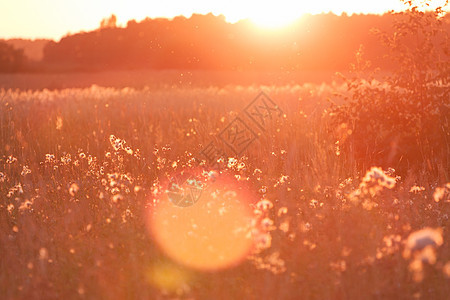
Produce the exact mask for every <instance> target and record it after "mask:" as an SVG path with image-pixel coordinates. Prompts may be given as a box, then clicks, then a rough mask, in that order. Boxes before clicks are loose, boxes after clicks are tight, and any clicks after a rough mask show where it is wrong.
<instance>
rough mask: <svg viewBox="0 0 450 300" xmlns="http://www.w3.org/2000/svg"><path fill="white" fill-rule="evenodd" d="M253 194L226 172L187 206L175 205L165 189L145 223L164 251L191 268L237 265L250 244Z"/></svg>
mask: <svg viewBox="0 0 450 300" xmlns="http://www.w3.org/2000/svg"><path fill="white" fill-rule="evenodd" d="M250 199H251V194H250V193H249V192H248V188H247V187H246V186H243V185H239V184H238V183H237V182H235V181H233V180H232V179H231V177H230V178H225V176H220V177H219V178H218V179H216V180H215V181H214V182H210V183H209V184H208V185H206V186H205V189H204V190H203V192H202V194H201V196H200V198H199V199H198V201H197V202H196V203H195V204H194V205H191V206H187V207H182V206H178V205H175V204H174V203H173V202H172V201H171V200H170V199H169V195H168V193H163V194H162V195H161V197H160V199H159V201H158V202H157V204H156V205H155V207H154V208H153V209H152V211H151V212H150V213H149V222H148V227H149V231H150V233H151V235H152V236H153V238H154V240H155V242H156V243H157V244H158V245H159V247H160V248H161V249H162V250H163V251H164V253H165V254H166V255H167V256H168V257H170V258H171V259H173V260H174V261H176V262H177V263H180V264H182V265H185V266H188V267H190V268H194V269H198V270H204V271H214V270H218V269H224V268H227V267H230V266H233V265H236V264H238V263H239V262H240V261H242V260H243V259H244V258H245V257H246V255H247V254H248V253H249V252H250V250H251V248H252V245H253V243H252V239H251V238H250V235H249V234H248V231H249V226H250V224H251V218H252V216H251V210H250V206H249V203H250Z"/></svg>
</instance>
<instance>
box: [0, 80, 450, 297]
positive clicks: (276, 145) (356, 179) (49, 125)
mask: <svg viewBox="0 0 450 300" xmlns="http://www.w3.org/2000/svg"><path fill="white" fill-rule="evenodd" d="M260 89H262V90H264V91H265V92H266V93H267V94H268V95H269V96H270V97H271V98H272V99H273V100H274V101H275V102H276V103H277V104H279V105H280V107H282V109H283V110H284V111H285V112H286V117H285V118H283V119H280V120H278V122H277V123H275V124H273V127H272V128H271V129H270V130H268V131H267V132H266V133H265V134H263V135H262V136H261V137H260V138H259V139H258V140H257V141H256V142H255V143H254V144H252V145H250V146H249V148H248V149H247V151H246V152H245V153H244V156H243V157H237V160H238V162H243V163H244V167H236V166H237V165H239V164H236V165H230V166H224V168H223V172H227V173H231V174H234V175H240V176H241V178H245V179H246V181H247V182H248V183H250V186H251V188H250V192H251V193H254V194H255V195H257V198H258V200H257V202H255V203H252V204H253V207H254V222H253V225H252V226H253V228H252V229H253V230H256V232H258V234H260V235H259V236H258V237H259V239H257V243H260V244H261V245H260V247H259V251H255V253H252V255H250V256H249V257H248V258H247V260H246V261H244V262H243V263H242V264H240V265H239V266H236V267H235V268H232V269H229V270H223V271H218V272H210V273H204V272H200V271H195V270H190V269H187V268H184V267H182V266H180V265H177V264H175V263H173V262H171V261H170V259H169V258H167V257H166V256H165V255H164V253H162V252H161V251H160V250H159V249H158V248H157V246H156V245H155V244H154V243H153V241H152V239H151V237H150V236H149V235H148V234H147V231H146V229H145V218H146V215H145V213H144V210H145V207H151V205H153V198H154V196H155V195H157V194H158V182H159V181H158V179H160V178H163V177H164V176H166V174H168V173H170V172H172V171H173V170H174V167H173V162H174V161H177V164H178V166H181V165H184V166H185V167H187V168H189V167H195V166H198V163H197V162H195V161H192V160H191V157H192V155H195V154H197V153H198V152H199V151H200V150H201V146H202V145H205V144H207V143H208V142H209V141H210V140H211V139H213V137H214V136H215V135H216V134H217V133H218V132H219V131H220V130H221V129H223V128H224V127H225V126H226V124H227V123H228V122H230V121H231V120H232V119H233V117H234V116H236V115H237V114H238V113H239V112H240V111H241V110H242V109H243V108H244V107H245V105H246V104H247V103H249V102H250V101H251V100H253V98H254V97H255V96H256V95H257V94H258V93H259V91H260ZM345 91H346V89H345V86H340V85H337V84H333V85H302V86H298V85H290V86H282V85H280V86H263V87H256V86H235V85H230V86H225V87H222V88H219V87H209V88H208V87H197V88H192V87H191V88H189V87H177V88H166V89H162V88H159V89H157V88H155V89H149V88H147V89H145V88H144V89H140V90H135V89H131V88H124V89H114V88H101V87H95V86H94V87H91V88H87V89H65V90H60V91H46V90H44V91H38V92H20V91H15V92H14V91H10V90H9V91H5V90H2V91H1V92H0V99H1V102H0V105H1V109H0V122H1V127H0V141H1V142H0V145H1V148H0V172H1V173H0V194H1V199H2V200H1V203H0V214H1V217H0V257H1V260H0V294H1V295H3V296H2V297H3V298H5V299H51V298H59V299H61V298H63V299H65V298H88V299H162V298H194V299H387V298H390V299H411V298H423V299H445V298H446V297H448V294H449V293H450V288H449V286H450V285H449V284H448V282H449V277H448V276H449V274H448V273H449V272H448V269H449V261H450V248H449V240H450V234H449V231H448V224H449V221H448V211H449V210H448V205H449V204H450V202H449V201H450V200H449V186H448V184H447V186H446V183H447V181H448V168H447V167H446V166H445V165H444V166H440V170H443V171H441V172H437V173H436V174H434V173H433V174H431V173H430V172H428V171H427V169H426V168H424V169H420V168H419V169H417V168H416V169H415V171H414V172H404V173H402V174H399V173H398V172H396V171H395V170H393V169H389V170H388V169H385V170H384V171H383V170H381V169H377V168H374V169H371V170H370V172H368V173H367V174H366V171H369V170H368V169H369V167H371V166H370V162H365V163H363V164H362V165H365V166H366V167H363V168H362V167H361V164H358V163H357V162H355V157H352V156H351V155H350V154H349V153H347V152H344V151H341V152H339V151H338V148H337V147H338V144H336V140H334V135H332V134H330V128H329V126H330V125H329V123H328V122H326V116H327V114H328V113H327V112H328V111H327V109H328V107H329V100H331V101H332V102H336V101H338V99H339V98H338V97H336V96H335V95H336V93H337V94H342V93H345ZM111 135H115V136H116V137H118V138H120V139H123V140H124V141H126V144H125V145H124V146H123V147H121V146H120V147H117V148H116V149H114V147H113V146H114V145H113V144H111V143H110V136H111ZM127 146H129V147H130V148H129V149H127V148H126V147H127ZM442 147H445V144H444V142H443V143H442ZM127 150H128V151H127ZM447 155H448V153H447ZM230 156H231V155H230ZM434 163H436V164H439V161H437V162H434ZM241 166H242V165H241ZM418 166H421V165H420V164H418ZM436 168H438V167H437V166H436ZM159 190H161V188H160V187H159ZM119 195H120V196H119ZM433 196H434V197H433ZM424 227H430V229H429V233H428V231H427V232H425V233H423V232H422V233H421V234H422V235H420V236H423V235H424V236H425V237H426V238H425V239H424V240H422V242H423V241H425V246H424V247H420V246H418V245H421V244H420V243H419V242H417V241H416V240H414V238H416V236H417V235H416V236H412V237H410V238H409V239H408V237H409V236H410V234H411V233H412V232H414V231H416V230H419V229H422V228H424ZM434 228H440V229H439V230H440V231H439V230H438V231H434ZM427 234H428V235H429V236H430V237H429V238H428V240H427V237H428V235H427ZM439 238H440V239H439ZM416 239H417V238H416ZM426 241H428V242H426ZM430 241H431V242H430ZM423 249H428V250H426V251H425V252H422V250H423ZM418 257H420V260H419V262H416V261H417V258H418ZM155 274H159V275H155ZM155 278H156V279H155ZM174 278H175V279H174ZM180 278H181V279H180Z"/></svg>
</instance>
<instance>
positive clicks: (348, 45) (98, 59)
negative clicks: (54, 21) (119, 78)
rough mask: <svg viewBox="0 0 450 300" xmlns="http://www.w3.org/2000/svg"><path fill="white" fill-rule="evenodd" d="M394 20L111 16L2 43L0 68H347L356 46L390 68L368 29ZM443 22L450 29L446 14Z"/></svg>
mask: <svg viewBox="0 0 450 300" xmlns="http://www.w3.org/2000/svg"><path fill="white" fill-rule="evenodd" d="M400 17H405V16H402V15H401V14H384V15H351V16H348V15H346V14H343V15H341V16H336V15H334V14H331V13H329V14H320V15H304V16H303V17H302V18H301V19H299V20H298V21H297V22H295V23H294V24H292V25H291V26H289V27H288V28H287V29H286V28H284V29H273V30H268V29H261V28H258V27H257V26H255V25H254V24H253V23H251V22H249V21H240V22H237V23H235V24H231V23H227V22H226V21H225V17H224V16H214V15H212V14H207V15H198V14H194V15H192V16H191V17H190V18H185V17H182V16H179V17H175V18H173V19H162V18H158V19H150V18H147V19H145V20H143V21H141V22H136V21H134V20H131V21H129V22H128V23H127V26H126V27H117V26H116V19H115V17H114V16H111V18H108V19H105V20H103V21H102V22H101V26H100V27H99V28H98V29H97V30H94V31H90V32H80V33H76V34H71V35H68V36H65V37H63V38H62V39H61V40H60V41H59V42H55V41H45V40H38V41H36V43H39V44H34V46H33V43H34V42H29V41H28V43H26V41H24V42H23V43H21V42H20V40H14V43H13V42H11V41H6V42H2V41H0V71H6V72H13V71H64V72H69V71H99V70H132V69H190V70H195V69H199V70H226V71H234V70H237V71H239V70H243V71H245V70H251V71H255V70H256V71H258V70H270V71H302V70H346V69H348V66H349V64H350V63H351V62H353V61H354V60H355V53H356V52H357V51H358V49H359V47H360V45H361V44H362V45H364V55H365V57H366V58H367V59H369V60H371V61H372V63H373V65H374V66H378V67H381V68H382V69H392V68H393V67H395V65H394V64H392V62H390V61H389V59H388V58H387V54H388V53H387V50H386V49H384V47H383V45H382V43H381V42H380V40H379V37H378V36H377V35H376V34H375V30H374V29H378V30H380V31H382V32H386V33H388V34H391V35H392V34H393V24H394V22H395V21H396V20H397V18H400ZM443 22H444V24H445V30H446V31H447V32H450V16H449V15H447V16H446V17H445V18H444V19H443ZM414 42H416V41H415V39H414V38H412V39H411V43H414ZM436 42H437V43H439V42H442V41H436ZM21 45H22V46H21ZM32 47H35V48H34V50H33V49H32ZM27 51H28V53H27ZM36 61H39V62H38V63H37V62H36Z"/></svg>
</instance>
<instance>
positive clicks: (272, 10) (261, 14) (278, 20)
mask: <svg viewBox="0 0 450 300" xmlns="http://www.w3.org/2000/svg"><path fill="white" fill-rule="evenodd" d="M248 13H249V19H250V21H252V22H253V23H254V24H256V25H257V26H258V27H262V28H281V27H286V26H288V25H290V24H291V23H293V22H294V21H296V20H297V19H298V18H299V17H300V16H301V14H302V10H301V9H300V8H298V7H295V8H293V9H291V10H289V9H280V7H278V6H275V5H269V6H263V7H261V9H257V10H254V11H249V12H248Z"/></svg>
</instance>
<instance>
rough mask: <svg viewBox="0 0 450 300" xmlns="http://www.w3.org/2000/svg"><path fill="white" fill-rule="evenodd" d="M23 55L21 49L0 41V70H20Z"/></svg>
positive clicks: (22, 64)
mask: <svg viewBox="0 0 450 300" xmlns="http://www.w3.org/2000/svg"><path fill="white" fill-rule="evenodd" d="M24 63H25V56H24V54H23V50H22V49H14V48H13V47H12V46H11V45H8V44H7V43H5V42H2V41H0V72H17V71H20V70H22V68H23V66H24Z"/></svg>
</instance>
